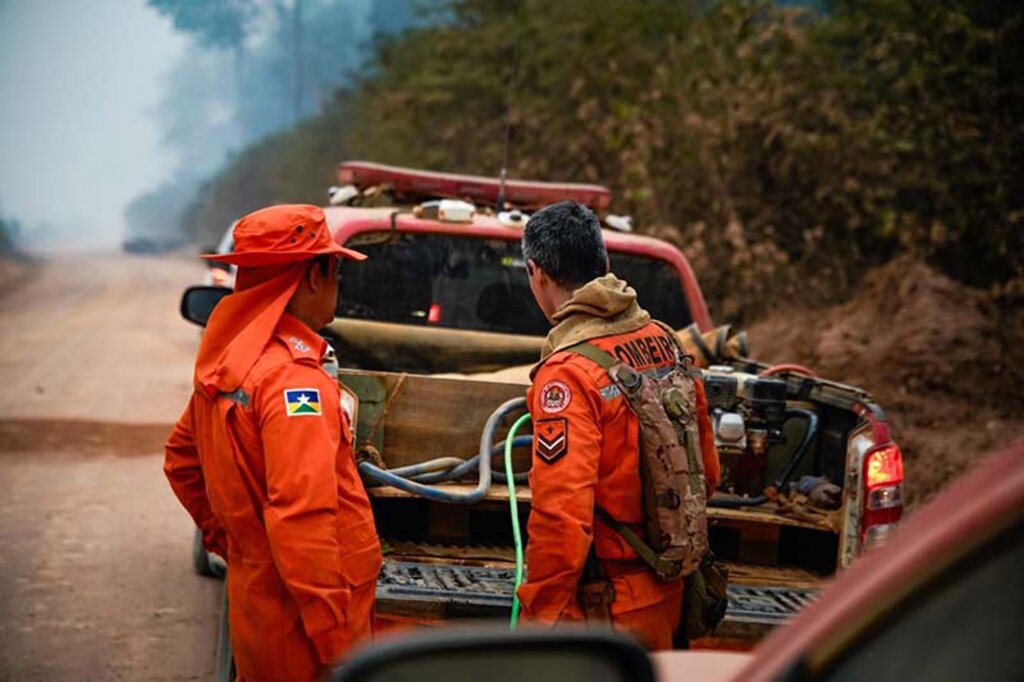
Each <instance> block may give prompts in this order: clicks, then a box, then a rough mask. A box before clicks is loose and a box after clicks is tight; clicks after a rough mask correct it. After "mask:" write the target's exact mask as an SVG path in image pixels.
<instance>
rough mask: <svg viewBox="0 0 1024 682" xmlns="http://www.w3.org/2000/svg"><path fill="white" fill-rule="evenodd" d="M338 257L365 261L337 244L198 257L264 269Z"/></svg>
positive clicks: (363, 257) (364, 257)
mask: <svg viewBox="0 0 1024 682" xmlns="http://www.w3.org/2000/svg"><path fill="white" fill-rule="evenodd" d="M331 254H334V255H338V256H341V257H342V258H348V259H350V260H366V258H367V256H366V254H365V253H360V252H359V251H355V250H353V249H348V248H345V247H344V246H340V245H339V244H335V243H331V245H330V246H327V247H324V248H322V249H316V250H311V251H289V252H281V251H242V252H239V253H204V254H203V255H201V256H199V257H200V258H202V259H204V260H214V261H219V262H221V263H230V264H231V265H237V266H239V267H249V268H253V267H264V266H269V265H285V264H287V263H298V262H299V261H304V260H313V259H314V258H316V257H317V256H327V255H331Z"/></svg>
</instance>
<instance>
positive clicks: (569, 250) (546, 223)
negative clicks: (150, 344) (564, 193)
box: [523, 201, 608, 289]
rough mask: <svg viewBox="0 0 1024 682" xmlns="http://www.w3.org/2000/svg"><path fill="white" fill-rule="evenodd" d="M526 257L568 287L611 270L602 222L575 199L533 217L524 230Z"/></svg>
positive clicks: (546, 208) (524, 253) (561, 202)
mask: <svg viewBox="0 0 1024 682" xmlns="http://www.w3.org/2000/svg"><path fill="white" fill-rule="evenodd" d="M523 257H524V258H527V259H529V260H532V261H533V262H534V263H536V264H537V265H538V266H540V269H541V270H543V271H544V272H546V273H547V274H548V276H549V277H551V279H553V280H555V282H556V283H557V284H558V285H559V286H560V287H563V288H565V289H578V288H579V287H581V286H583V285H584V284H586V283H587V282H589V281H590V280H592V279H594V278H595V277H600V276H602V275H604V274H607V272H608V251H607V250H606V249H605V246H604V238H603V237H602V236H601V223H600V222H599V221H598V219H597V216H596V215H594V212H593V211H591V210H590V209H589V208H587V207H586V206H583V205H582V204H577V203H576V202H575V201H560V202H558V203H557V204H552V205H550V206H545V207H544V208H542V209H541V210H539V211H537V212H536V213H534V214H533V215H532V216H530V220H529V221H528V222H527V223H526V229H524V230H523Z"/></svg>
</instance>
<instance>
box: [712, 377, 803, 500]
mask: <svg viewBox="0 0 1024 682" xmlns="http://www.w3.org/2000/svg"><path fill="white" fill-rule="evenodd" d="M704 390H705V392H706V393H707V398H708V408H709V409H710V411H711V417H712V421H713V424H714V429H715V445H716V446H717V448H718V453H719V456H720V457H721V461H722V483H721V485H720V486H719V490H722V491H724V492H728V493H734V494H739V495H760V494H761V492H762V491H763V490H764V487H765V484H766V481H765V475H764V472H765V463H766V455H767V452H768V448H769V447H770V446H772V445H775V444H777V443H784V442H785V440H786V439H785V436H783V433H782V426H783V424H784V423H785V421H786V382H785V381H782V380H779V379H771V378H765V377H758V376H757V375H754V374H747V373H743V372H737V371H735V370H734V369H733V368H732V367H728V366H723V365H712V366H711V367H709V368H708V369H707V370H705V371H704Z"/></svg>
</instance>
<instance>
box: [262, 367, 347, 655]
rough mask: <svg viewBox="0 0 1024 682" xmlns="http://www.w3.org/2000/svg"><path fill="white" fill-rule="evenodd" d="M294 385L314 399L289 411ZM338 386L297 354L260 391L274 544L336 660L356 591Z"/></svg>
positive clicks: (311, 629)
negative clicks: (345, 520) (342, 525)
mask: <svg viewBox="0 0 1024 682" xmlns="http://www.w3.org/2000/svg"><path fill="white" fill-rule="evenodd" d="M295 390H299V391H300V393H299V394H298V395H299V396H300V397H302V396H304V397H305V398H306V401H304V402H305V403H307V404H310V405H312V406H311V407H307V408H304V409H303V410H302V411H299V412H295V411H291V412H290V411H289V409H288V407H287V404H288V403H287V401H288V400H289V397H288V394H287V392H288V391H295ZM337 392H338V391H337V387H336V386H334V385H333V384H332V382H331V381H330V379H329V378H328V376H327V374H325V373H324V372H323V371H322V370H321V369H320V368H319V367H318V366H313V365H307V364H303V363H300V362H293V363H288V364H286V365H283V366H282V367H281V368H279V369H276V370H274V371H272V372H270V373H269V374H268V376H267V377H266V378H264V379H263V380H262V381H261V382H260V384H259V387H258V388H257V389H256V390H255V391H254V396H253V405H254V408H255V410H256V414H257V418H258V419H259V424H260V434H261V440H262V443H263V455H264V462H265V466H266V483H267V501H266V503H265V505H264V509H263V520H264V524H265V526H266V530H267V538H268V540H269V544H270V552H271V555H272V556H273V559H274V564H275V565H276V566H277V570H278V573H279V574H280V575H281V579H282V580H283V581H284V584H285V585H286V587H287V589H288V591H289V593H290V594H291V596H292V598H293V599H294V600H295V602H296V604H297V605H298V608H299V614H300V616H301V618H302V625H303V629H304V630H305V632H306V636H307V637H309V638H310V640H311V641H312V642H313V645H314V647H315V648H316V651H317V656H318V657H319V659H320V661H321V663H324V664H329V663H333V662H335V661H336V660H337V659H338V658H339V657H340V654H341V653H342V652H343V651H344V650H345V649H346V648H347V647H348V646H349V644H350V642H349V639H350V637H349V633H348V630H347V627H346V622H345V613H346V609H347V607H348V602H349V599H350V596H351V592H350V586H349V585H347V584H346V582H345V580H344V578H343V576H342V573H341V567H340V562H341V556H340V551H339V546H338V528H339V522H340V519H339V518H338V482H337V461H338V457H339V447H340V446H341V444H342V429H343V428H344V425H343V424H342V421H341V411H340V407H339V404H338V402H339V398H338V395H337ZM295 395H296V394H294V393H292V394H291V396H292V397H293V399H294V396H295ZM313 403H317V404H318V405H314V404H313ZM293 404H294V401H293ZM317 407H318V409H314V408H317ZM348 447H349V448H351V442H350V441H349V444H348Z"/></svg>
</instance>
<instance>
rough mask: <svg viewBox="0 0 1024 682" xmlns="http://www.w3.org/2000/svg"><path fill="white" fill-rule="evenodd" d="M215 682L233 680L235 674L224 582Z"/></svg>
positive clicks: (226, 590) (226, 589)
mask: <svg viewBox="0 0 1024 682" xmlns="http://www.w3.org/2000/svg"><path fill="white" fill-rule="evenodd" d="M216 671H217V674H216V678H217V682H234V681H235V677H236V676H237V674H238V673H237V671H236V670H235V657H234V655H233V654H232V652H231V626H230V625H229V624H228V584H227V582H225V583H224V599H222V600H221V607H220V626H219V627H218V628H217V667H216Z"/></svg>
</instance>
